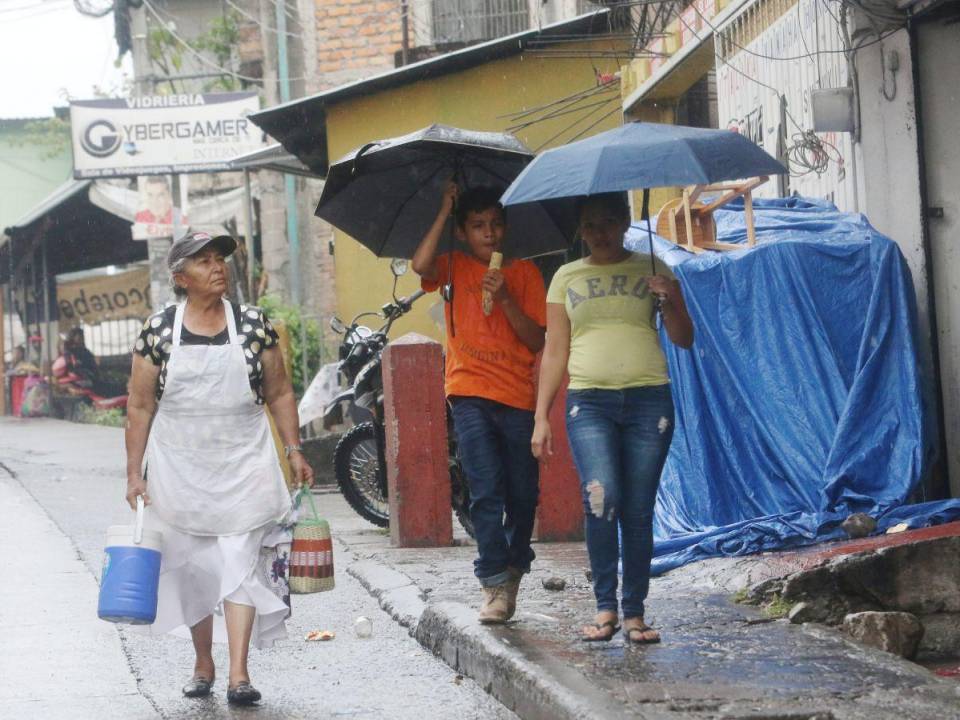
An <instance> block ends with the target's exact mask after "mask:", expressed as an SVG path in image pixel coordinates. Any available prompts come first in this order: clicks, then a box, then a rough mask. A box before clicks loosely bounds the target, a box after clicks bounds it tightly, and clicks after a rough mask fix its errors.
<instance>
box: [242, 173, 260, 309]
mask: <svg viewBox="0 0 960 720" xmlns="http://www.w3.org/2000/svg"><path fill="white" fill-rule="evenodd" d="M243 200H244V202H243V205H244V222H245V223H246V225H247V232H246V241H247V296H248V299H249V300H250V303H251V304H254V303H256V302H257V289H256V288H255V287H254V286H253V283H254V279H253V263H254V254H253V193H252V192H251V190H250V170H247V169H245V170H244V171H243Z"/></svg>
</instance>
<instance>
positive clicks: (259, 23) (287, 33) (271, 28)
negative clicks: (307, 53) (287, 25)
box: [226, 0, 303, 38]
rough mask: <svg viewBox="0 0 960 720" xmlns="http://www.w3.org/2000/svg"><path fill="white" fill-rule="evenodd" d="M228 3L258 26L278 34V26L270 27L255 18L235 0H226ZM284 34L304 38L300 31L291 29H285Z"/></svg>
mask: <svg viewBox="0 0 960 720" xmlns="http://www.w3.org/2000/svg"><path fill="white" fill-rule="evenodd" d="M226 3H227V5H229V6H230V7H232V8H233V9H234V10H236V11H237V12H238V13H239V14H240V15H241V16H243V17H245V18H246V19H247V20H249V21H250V22H252V23H254V24H256V25H257V26H259V27H260V28H262V29H263V30H266V31H267V32H272V33H274V34H275V35H276V34H277V29H276V28H274V27H270V26H269V25H264V24H263V23H261V22H260V20H259V19H258V18H255V17H254V16H253V15H251V14H250V13H248V12H247V11H246V10H244V9H243V8H242V7H240V6H239V5H237V4H236V3H235V2H233V0H226ZM283 34H284V35H289V36H290V37H294V38H302V37H303V35H301V34H300V33H295V32H290V31H289V30H286V31H284V33H283Z"/></svg>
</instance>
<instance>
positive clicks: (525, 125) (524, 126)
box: [507, 98, 610, 133]
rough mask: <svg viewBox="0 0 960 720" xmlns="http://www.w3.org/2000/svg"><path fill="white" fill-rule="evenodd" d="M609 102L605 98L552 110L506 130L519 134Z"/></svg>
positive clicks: (608, 99)
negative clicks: (530, 128) (549, 121)
mask: <svg viewBox="0 0 960 720" xmlns="http://www.w3.org/2000/svg"><path fill="white" fill-rule="evenodd" d="M609 102H610V98H606V99H604V100H598V101H596V102H592V103H588V104H587V105H578V106H577V107H571V108H567V109H565V110H554V111H553V112H552V113H550V114H549V115H544V116H543V117H541V118H537V119H536V120H530V121H529V122H525V123H521V124H519V125H512V126H510V127H508V128H507V132H510V133H516V132H519V131H520V130H526V129H527V128H528V127H530V126H532V125H537V124H539V123H542V122H546V121H547V120H553V119H555V118H558V117H563V116H564V115H569V114H571V113H575V112H582V111H583V110H587V109H589V108H592V107H597V106H598V105H606V104H607V103H609Z"/></svg>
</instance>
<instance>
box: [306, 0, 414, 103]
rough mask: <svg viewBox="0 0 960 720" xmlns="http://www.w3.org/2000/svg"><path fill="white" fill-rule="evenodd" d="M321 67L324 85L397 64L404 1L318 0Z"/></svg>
mask: <svg viewBox="0 0 960 720" xmlns="http://www.w3.org/2000/svg"><path fill="white" fill-rule="evenodd" d="M316 7H317V12H316V18H317V69H318V71H319V81H320V85H321V87H323V88H331V87H336V86H338V85H343V84H344V83H348V82H352V81H354V80H359V79H361V78H365V77H370V76H371V75H376V74H378V73H381V72H384V71H386V70H390V69H392V68H393V67H394V59H393V58H394V53H395V52H397V51H398V50H399V49H400V44H401V27H400V25H401V19H400V0H381V1H380V2H364V1H363V0H316Z"/></svg>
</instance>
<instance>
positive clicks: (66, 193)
mask: <svg viewBox="0 0 960 720" xmlns="http://www.w3.org/2000/svg"><path fill="white" fill-rule="evenodd" d="M91 182H93V181H92V180H67V181H66V182H65V183H63V185H61V186H60V187H58V188H57V189H56V190H54V191H53V192H52V193H50V194H49V195H48V196H47V197H46V198H44V200H43V201H42V202H41V203H39V204H38V205H36V206H34V208H33V209H32V210H30V212H28V213H27V214H26V215H24V216H23V217H22V218H20V219H19V220H17V222H15V223H14V224H13V225H11V226H10V227H7V228H4V231H3V232H4V234H5V235H11V234H12V233H14V232H16V231H17V230H22V229H23V228H26V227H28V226H30V225H33V223H35V222H37V220H39V219H40V218H42V217H43V216H44V215H46V214H47V213H49V212H50V211H51V210H53V209H55V208H56V207H57V206H58V205H61V204H62V203H64V202H66V201H67V200H69V199H70V198H72V197H73V196H74V195H76V194H78V193H80V192H82V191H84V190H86V189H87V188H88V187H90V183H91ZM4 242H6V238H3V239H2V242H0V247H2V246H3V243H4Z"/></svg>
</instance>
